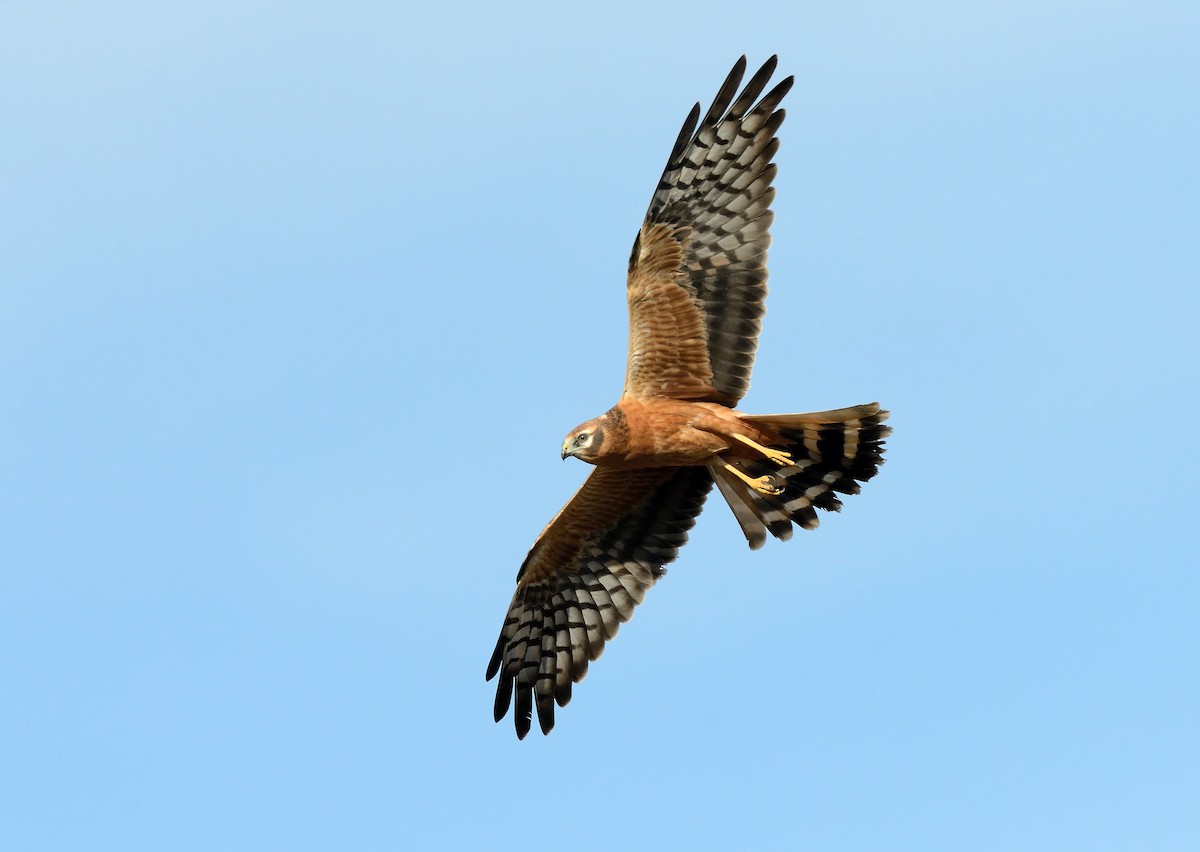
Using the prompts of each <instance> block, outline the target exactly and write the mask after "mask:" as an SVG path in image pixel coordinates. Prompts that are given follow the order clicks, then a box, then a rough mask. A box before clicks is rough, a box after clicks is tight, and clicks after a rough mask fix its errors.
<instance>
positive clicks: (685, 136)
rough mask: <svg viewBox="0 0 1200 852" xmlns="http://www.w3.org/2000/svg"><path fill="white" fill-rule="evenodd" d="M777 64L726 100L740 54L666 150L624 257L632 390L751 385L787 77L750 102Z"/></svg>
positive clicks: (697, 390)
mask: <svg viewBox="0 0 1200 852" xmlns="http://www.w3.org/2000/svg"><path fill="white" fill-rule="evenodd" d="M775 62H776V59H775V57H774V56H772V57H771V58H770V59H769V60H767V62H766V64H764V65H763V67H762V68H760V69H759V70H758V73H756V74H755V75H754V76H753V77H752V78H751V79H750V82H748V83H747V84H746V87H745V88H744V89H743V90H742V92H741V94H740V95H737V99H736V100H734V95H735V94H736V93H737V90H738V86H739V84H740V83H741V81H742V75H743V74H744V73H745V70H746V58H745V57H744V56H743V57H742V58H741V59H739V60H738V62H737V64H736V65H734V67H733V70H732V71H730V72H729V76H728V77H727V78H726V80H725V83H724V85H722V86H721V90H720V91H719V92H718V93H717V97H716V99H715V100H714V101H713V104H712V106H711V107H710V108H709V110H708V113H707V114H706V115H705V116H704V118H703V119H702V120H700V121H699V124H698V125H697V120H698V119H699V117H700V105H699V104H696V106H695V107H694V108H693V109H692V112H691V114H690V115H688V118H687V121H685V122H684V124H683V129H682V130H681V131H680V133H679V138H678V139H677V140H676V142H675V147H674V148H673V149H672V151H671V156H670V159H669V160H668V161H667V167H666V169H664V171H663V175H662V178H661V179H660V180H659V182H658V188H657V189H656V190H655V191H654V197H653V198H652V199H651V201H650V209H649V211H648V212H647V213H646V221H645V222H644V223H643V224H642V228H641V231H640V232H639V233H638V237H637V239H636V240H635V241H634V244H633V252H632V254H631V255H630V258H629V279H628V285H629V361H628V365H627V367H626V372H625V393H626V394H628V395H631V396H643V397H645V396H668V397H674V398H677V399H696V400H708V401H712V402H720V403H722V404H724V405H733V404H735V403H736V402H737V401H738V400H739V399H741V398H742V397H743V396H744V395H745V394H746V391H747V389H749V387H750V370H751V367H752V366H753V365H754V353H755V350H756V349H757V348H758V333H759V329H760V327H761V323H760V321H761V319H762V316H763V313H764V312H765V310H766V309H765V307H764V301H765V299H766V295H767V268H766V262H767V246H768V245H769V244H770V241H771V236H770V233H769V230H770V227H771V221H772V218H773V214H772V213H771V201H772V200H773V199H774V197H775V190H774V189H772V188H771V181H772V180H773V179H774V177H775V165H774V164H773V163H772V162H771V158H772V157H773V156H774V154H775V151H776V150H777V149H778V148H779V140H778V139H776V137H775V132H776V131H777V130H778V129H779V125H780V124H782V123H783V117H784V111H783V110H782V109H779V108H778V107H779V102H780V101H781V100H782V99H783V96H784V95H786V94H787V92H788V90H789V89H791V87H792V81H793V78H791V77H788V78H787V79H786V80H783V81H782V82H781V83H779V84H778V85H777V86H775V88H773V89H772V90H771V91H770V92H768V93H767V94H766V95H765V96H764V97H763V98H762V99H761V100H758V97H759V95H760V94H762V91H763V89H764V88H765V87H766V85H767V81H768V80H769V79H770V78H771V74H772V73H773V72H774V71H775ZM756 101H757V103H756Z"/></svg>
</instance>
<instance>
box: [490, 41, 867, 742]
mask: <svg viewBox="0 0 1200 852" xmlns="http://www.w3.org/2000/svg"><path fill="white" fill-rule="evenodd" d="M775 65H776V58H775V57H771V58H770V59H769V60H768V61H767V62H766V64H764V65H763V66H762V68H760V69H759V70H758V72H757V73H756V74H754V76H753V77H751V78H750V80H749V82H747V83H746V86H745V88H743V89H742V90H741V92H740V93H739V92H738V88H739V86H740V84H741V81H742V77H743V75H744V73H745V70H746V58H745V57H742V58H741V59H739V60H738V62H737V63H736V64H735V65H734V67H733V70H732V71H730V73H729V76H728V77H727V78H726V79H725V82H724V84H722V86H721V88H720V91H718V92H717V96H716V98H715V99H714V100H713V103H712V106H711V107H709V109H708V111H707V112H706V113H705V114H704V117H703V118H701V117H700V104H696V105H695V107H693V108H692V111H691V113H690V114H689V115H688V117H687V120H686V121H685V122H684V123H683V129H682V130H681V131H680V133H679V138H678V139H676V140H675V146H674V147H673V148H672V149H671V156H670V158H669V159H668V160H667V166H666V168H665V169H664V170H663V174H662V178H661V179H660V180H659V182H658V187H657V188H656V189H655V190H654V195H653V196H652V198H651V200H650V209H649V210H648V211H647V213H646V218H645V221H644V222H643V223H642V226H641V229H640V230H639V231H638V235H637V238H636V239H635V240H634V242H633V252H632V254H631V255H630V257H629V270H628V279H627V288H628V299H629V355H628V363H627V366H626V372H625V388H624V392H623V393H622V394H621V398H620V400H619V401H618V402H617V404H616V405H614V406H613V407H612V408H610V409H609V410H608V411H606V412H605V413H604V414H602V415H600V416H599V417H596V418H594V419H592V420H588V421H587V422H586V423H583V424H581V425H579V426H577V427H575V428H574V429H572V430H571V431H570V432H569V433H567V437H566V439H565V440H564V441H563V444H562V457H563V458H564V459H565V458H567V457H568V456H574V457H575V458H577V459H581V460H583V461H585V462H588V463H589V464H592V465H595V469H594V470H593V471H592V472H591V474H590V475H589V476H588V478H587V480H586V481H585V482H584V483H583V485H582V487H581V488H580V489H579V490H578V491H577V492H576V494H575V496H574V497H572V498H571V500H570V501H569V502H568V503H567V504H566V506H564V507H563V508H562V510H561V511H559V513H558V514H557V515H556V516H555V517H554V519H553V520H552V521H550V523H549V524H548V525H547V526H546V528H545V529H544V530H542V533H541V535H540V536H538V538H537V541H535V542H534V544H533V548H532V549H531V550H530V551H529V555H528V556H527V557H526V558H525V561H524V563H523V564H522V565H521V569H520V571H519V573H518V574H517V590H516V593H515V594H514V595H513V599H512V603H511V604H510V605H509V608H508V614H507V616H506V617H505V619H504V625H503V627H502V628H501V630H500V638H499V640H498V641H497V642H496V649H495V651H494V653H493V654H492V659H491V662H490V663H489V665H488V668H487V678H488V680H491V679H492V678H493V677H496V676H497V675H498V676H499V681H498V685H497V688H496V703H495V718H496V721H497V722H499V721H500V720H501V719H502V718H503V717H504V715H505V714H506V713H507V712H508V710H509V706H510V703H511V702H512V699H513V697H514V695H515V697H516V710H515V713H514V721H515V723H516V729H517V736H518V737H520V738H522V739H523V738H524V737H525V735H526V734H527V733H528V732H529V729H530V725H531V721H532V716H533V710H534V708H535V707H536V709H537V716H538V723H539V724H540V726H541V729H542V732H543V733H549V731H550V729H551V728H552V727H553V726H554V708H555V704H557V705H558V706H560V707H562V706H565V705H566V703H567V702H568V701H569V700H570V698H571V686H572V684H574V683H577V682H578V681H579V680H581V679H582V678H583V676H584V674H585V673H586V672H587V668H588V663H589V662H590V661H592V660H595V659H596V658H597V657H599V656H600V653H601V651H603V650H604V643H605V642H607V641H608V640H610V639H612V638H613V637H614V636H615V635H616V633H617V628H618V627H619V626H620V625H621V623H623V622H625V621H628V620H629V618H630V617H631V616H632V615H633V608H634V607H635V606H636V605H637V604H639V603H641V602H642V599H643V598H644V597H645V594H646V591H647V590H648V589H649V588H650V587H651V586H653V585H654V583H655V581H656V580H658V579H659V578H660V577H661V576H662V575H663V574H664V568H663V566H664V565H666V564H667V563H669V562H671V561H672V560H673V559H675V557H676V555H677V554H678V552H679V548H680V547H681V546H682V545H683V544H684V542H685V541H686V540H687V534H688V530H689V529H691V527H692V525H693V524H694V523H695V520H696V516H697V515H699V514H700V510H701V508H702V507H703V505H704V500H705V497H706V496H707V495H708V492H709V489H711V488H712V485H713V483H716V485H717V488H718V489H719V490H720V492H721V496H723V497H724V498H725V502H726V503H728V504H729V508H730V509H731V510H733V514H734V517H735V518H736V519H737V522H738V524H739V525H740V526H741V529H742V532H743V533H744V534H745V536H746V539H747V541H748V542H749V544H750V547H751V548H752V549H756V548H758V547H761V546H762V544H763V543H764V542H765V541H766V537H767V533H770V534H771V535H773V536H774V537H775V538H777V539H780V540H781V541H786V540H787V539H789V538H790V537H791V535H792V524H793V523H794V524H797V525H799V526H800V527H802V528H803V529H813V528H815V527H816V526H817V523H818V520H817V514H816V511H815V510H816V509H823V510H831V511H837V510H839V509H840V508H841V505H842V504H841V501H840V500H839V499H838V496H837V495H838V494H857V493H858V490H859V486H858V483H859V482H865V481H866V480H868V479H870V478H871V477H872V476H874V475H875V473H876V471H877V469H878V466H879V465H880V464H881V463H882V461H883V459H882V454H883V439H884V438H885V437H887V435H888V434H889V432H890V429H889V428H888V427H887V426H884V425H882V424H883V421H884V420H886V419H887V416H888V412H886V411H883V410H881V409H880V407H879V405H878V404H877V403H870V404H867V405H858V406H854V407H852V408H839V409H836V410H833V411H818V412H813V413H809V414H779V415H750V414H743V413H741V412H738V411H735V410H734V406H735V405H736V404H737V402H738V401H739V400H740V399H741V398H742V397H743V396H744V395H745V393H746V391H747V389H748V388H749V385H750V368H751V366H752V365H753V363H754V353H755V350H756V348H757V346H758V333H759V329H760V326H761V320H762V317H763V314H764V312H765V307H764V301H765V299H766V295H767V269H766V260H767V245H768V243H769V242H770V233H769V230H770V226H771V222H772V219H773V214H772V213H771V201H772V200H773V199H774V197H775V190H774V189H773V188H772V187H771V182H772V180H773V179H774V177H775V165H774V163H772V162H771V160H772V158H773V157H774V155H775V152H776V150H777V149H778V148H779V140H778V139H777V138H776V135H775V134H776V131H778V129H779V126H780V124H782V123H783V116H784V111H783V110H782V109H780V108H779V103H780V101H781V100H782V99H783V96H784V95H785V94H787V92H788V90H789V89H790V88H791V87H792V82H793V78H792V77H788V78H787V79H785V80H783V81H782V82H780V83H779V84H777V85H776V86H775V87H774V88H772V89H771V90H770V91H769V92H767V93H766V94H765V95H763V94H762V92H763V90H764V89H765V88H766V86H767V83H768V81H769V80H770V78H771V75H772V74H773V73H774V71H775ZM760 95H761V97H760Z"/></svg>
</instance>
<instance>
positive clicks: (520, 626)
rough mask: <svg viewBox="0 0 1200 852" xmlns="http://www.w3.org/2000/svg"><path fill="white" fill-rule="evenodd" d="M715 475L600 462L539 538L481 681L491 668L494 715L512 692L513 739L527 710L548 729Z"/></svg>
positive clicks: (667, 557)
mask: <svg viewBox="0 0 1200 852" xmlns="http://www.w3.org/2000/svg"><path fill="white" fill-rule="evenodd" d="M711 487H712V477H711V476H710V474H709V473H708V471H707V470H706V469H705V468H703V467H683V468H650V469H642V470H612V469H606V468H597V469H596V470H594V471H593V472H592V474H591V475H590V476H589V477H588V478H587V480H586V481H585V482H584V483H583V486H582V487H581V488H580V489H579V491H577V492H576V494H575V496H574V497H572V498H571V500H570V501H569V502H568V503H567V505H566V506H564V507H563V508H562V510H561V511H560V512H559V513H558V515H557V516H555V518H554V520H552V521H551V522H550V523H549V524H548V525H547V526H546V528H545V529H544V530H543V531H542V534H541V535H540V536H538V539H537V541H536V542H535V543H534V545H533V548H532V549H531V550H530V551H529V555H528V556H527V557H526V558H525V562H524V563H523V564H522V565H521V570H520V572H519V573H518V574H517V591H516V594H515V595H513V600H512V604H511V605H510V606H509V609H508V615H507V616H506V617H505V619H504V626H503V627H502V628H501V630H500V638H499V640H498V641H497V642H496V650H495V651H494V652H493V654H492V659H491V662H490V663H489V664H488V669H487V677H488V680H491V679H492V678H493V677H495V676H496V675H497V674H498V675H499V676H500V680H499V682H498V684H497V686H496V708H495V709H496V721H497V722H498V721H500V720H501V719H502V718H504V715H505V714H506V713H507V712H508V708H509V704H510V702H511V700H512V697H513V692H514V689H515V692H516V712H515V715H514V722H515V723H516V727H517V736H518V737H521V738H524V736H525V734H527V733H528V732H529V728H530V722H531V718H532V712H533V707H534V706H535V705H536V707H537V715H538V723H539V724H540V725H541V728H542V732H543V733H547V732H549V731H550V729H551V728H552V727H553V726H554V705H555V703H556V702H557V703H558V705H559V706H560V707H562V706H565V705H566V703H567V702H568V701H569V700H570V698H571V684H572V683H577V682H579V681H580V680H581V679H582V678H583V676H584V674H586V673H587V667H588V662H589V661H591V660H594V659H596V658H597V657H599V656H600V653H601V652H602V651H603V650H604V643H605V642H606V641H607V640H609V639H612V638H613V637H614V636H616V634H617V628H618V627H620V625H621V624H622V623H623V622H625V621H628V620H629V618H630V617H631V616H632V615H633V608H634V607H635V606H637V604H639V603H641V602H642V598H643V597H644V596H645V594H646V590H647V589H649V588H650V587H651V586H653V585H654V582H655V581H656V580H657V579H658V578H659V576H661V575H662V573H663V568H662V566H664V565H666V564H667V563H668V562H670V561H671V560H673V559H674V558H675V556H676V555H677V554H678V552H679V548H680V547H682V546H683V544H684V542H685V541H687V534H688V530H689V529H691V527H692V525H693V524H694V523H695V521H696V516H697V515H699V514H700V510H701V508H702V507H703V506H704V499H705V497H706V496H707V495H708V491H709V488H711Z"/></svg>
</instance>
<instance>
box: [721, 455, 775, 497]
mask: <svg viewBox="0 0 1200 852" xmlns="http://www.w3.org/2000/svg"><path fill="white" fill-rule="evenodd" d="M725 469H726V470H727V471H729V472H730V473H732V474H733V475H734V476H736V477H737V478H738V479H740V480H741V481H742V482H744V483H746V484H747V485H749V486H750V487H751V488H753V489H754V490H755V491H757V492H758V493H759V494H771V495H776V494H782V493H783V489H782V488H780V487H779V486H778V485H776V484H774V483H773V482H772V481H771V477H769V476H760V477H758V479H754V478H753V477H750V476H747V475H746V474H744V473H742V472H741V471H740V470H738V469H737V468H736V467H734V466H733V465H731V464H729V463H728V462H725Z"/></svg>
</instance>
